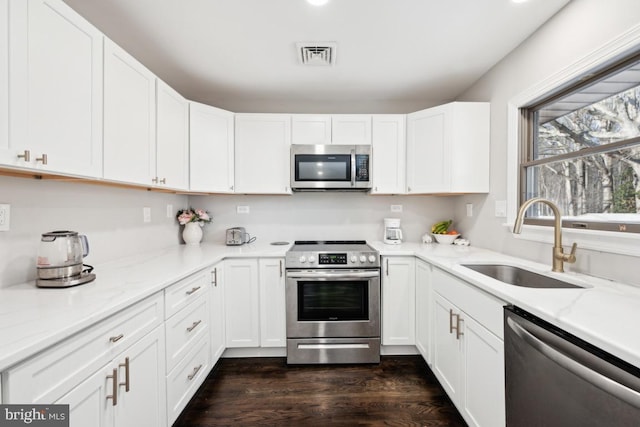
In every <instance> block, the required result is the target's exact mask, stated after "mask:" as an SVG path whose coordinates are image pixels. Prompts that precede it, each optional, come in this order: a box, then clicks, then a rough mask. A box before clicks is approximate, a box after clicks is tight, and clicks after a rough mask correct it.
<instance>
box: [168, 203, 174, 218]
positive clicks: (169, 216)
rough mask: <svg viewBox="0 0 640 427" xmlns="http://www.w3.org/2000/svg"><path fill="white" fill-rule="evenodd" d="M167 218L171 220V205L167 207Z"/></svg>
mask: <svg viewBox="0 0 640 427" xmlns="http://www.w3.org/2000/svg"><path fill="white" fill-rule="evenodd" d="M167 218H173V205H167Z"/></svg>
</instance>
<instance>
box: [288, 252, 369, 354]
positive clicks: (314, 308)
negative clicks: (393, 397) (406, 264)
mask: <svg viewBox="0 0 640 427" xmlns="http://www.w3.org/2000/svg"><path fill="white" fill-rule="evenodd" d="M285 264H286V269H287V274H286V276H287V278H286V291H285V293H286V303H287V363H289V364H311V363H379V362H380V257H379V254H378V253H377V252H376V251H375V250H374V249H373V248H371V247H370V246H369V245H367V244H366V242H364V241H331V242H315V241H306V242H300V241H297V242H295V244H294V246H293V247H292V248H291V249H290V250H289V252H287V256H286V263H285Z"/></svg>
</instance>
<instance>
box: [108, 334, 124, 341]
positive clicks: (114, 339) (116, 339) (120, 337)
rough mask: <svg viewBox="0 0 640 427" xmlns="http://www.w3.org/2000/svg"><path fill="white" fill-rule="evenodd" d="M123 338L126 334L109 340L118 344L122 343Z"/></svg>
mask: <svg viewBox="0 0 640 427" xmlns="http://www.w3.org/2000/svg"><path fill="white" fill-rule="evenodd" d="M122 338H124V334H120V335H116V336H115V337H111V338H109V341H111V342H118V341H120V340H121V339H122Z"/></svg>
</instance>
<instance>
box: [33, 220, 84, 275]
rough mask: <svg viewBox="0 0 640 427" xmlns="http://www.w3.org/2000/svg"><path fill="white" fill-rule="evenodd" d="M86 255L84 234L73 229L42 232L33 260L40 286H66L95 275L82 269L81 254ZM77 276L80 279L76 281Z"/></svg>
mask: <svg viewBox="0 0 640 427" xmlns="http://www.w3.org/2000/svg"><path fill="white" fill-rule="evenodd" d="M87 255H89V241H88V240H87V236H85V235H82V234H78V233H77V232H76V231H67V230H64V231H51V232H49V233H44V234H43V235H42V238H41V239H40V247H39V248H38V261H37V263H36V267H37V271H38V280H37V282H36V284H37V285H38V286H40V287H66V286H74V285H78V284H80V283H86V282H88V281H91V280H93V279H95V275H93V274H88V273H90V272H91V270H92V269H93V268H92V267H90V266H87V267H89V268H90V269H89V270H84V266H85V265H84V264H83V257H85V256H87ZM79 280H80V282H78V281H79Z"/></svg>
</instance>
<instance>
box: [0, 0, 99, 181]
mask: <svg viewBox="0 0 640 427" xmlns="http://www.w3.org/2000/svg"><path fill="white" fill-rule="evenodd" d="M9 4H10V6H11V7H10V8H9V9H8V11H9V14H10V17H9V22H10V23H11V25H10V26H8V28H9V32H8V34H7V30H6V28H7V26H4V25H3V27H4V28H5V31H2V32H1V33H2V34H0V47H2V49H0V51H1V52H0V55H1V56H2V58H1V59H0V85H1V86H2V88H1V89H0V93H1V94H2V96H0V98H1V100H0V163H3V164H6V165H10V166H18V167H26V168H38V169H42V170H43V171H51V172H60V173H64V174H71V175H81V176H90V177H100V176H101V175H102V151H101V150H102V130H101V124H102V43H103V36H102V34H101V33H100V32H99V31H98V30H97V29H96V28H95V27H93V26H92V25H91V24H89V23H88V22H87V21H86V20H85V19H84V18H82V17H81V16H80V15H78V14H77V13H76V12H74V11H73V10H72V9H71V8H69V7H68V6H67V5H66V4H65V3H63V2H62V1H60V0H28V1H25V0H15V1H13V0H12V1H10V2H9ZM7 6H8V3H7V0H2V1H0V20H2V21H6V19H7ZM7 36H8V41H9V43H10V46H9V49H7V44H8V43H7ZM7 52H10V53H9V55H10V57H9V58H7ZM7 59H8V60H9V64H10V65H9V67H10V68H9V74H8V77H9V79H8V81H9V82H10V83H9V84H10V86H9V94H8V97H7V94H6V89H7ZM7 99H8V100H9V103H8V105H7ZM7 107H8V108H9V109H10V111H11V114H10V126H9V132H10V134H9V135H8V137H7V120H6V115H7ZM20 156H22V157H20ZM27 159H28V160H27Z"/></svg>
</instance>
